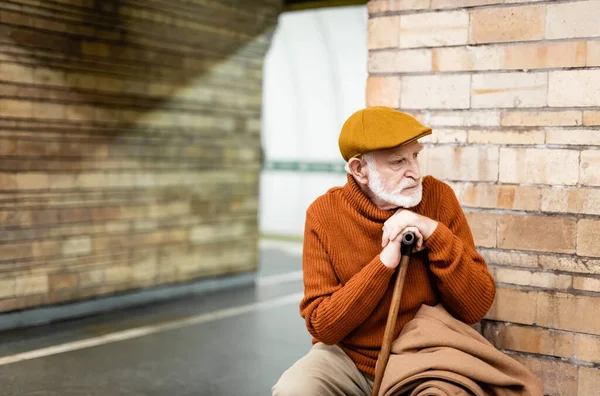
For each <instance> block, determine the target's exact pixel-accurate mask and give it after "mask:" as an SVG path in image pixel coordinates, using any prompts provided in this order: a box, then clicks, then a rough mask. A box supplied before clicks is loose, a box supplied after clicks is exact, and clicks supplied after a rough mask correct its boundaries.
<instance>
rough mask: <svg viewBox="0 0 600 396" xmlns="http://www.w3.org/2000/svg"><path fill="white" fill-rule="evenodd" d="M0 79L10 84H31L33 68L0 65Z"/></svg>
mask: <svg viewBox="0 0 600 396" xmlns="http://www.w3.org/2000/svg"><path fill="white" fill-rule="evenodd" d="M0 76H1V77H0V78H1V79H2V80H3V81H8V82H12V83H22V84H32V83H33V68H32V67H29V66H24V65H19V64H17V63H5V62H2V63H0Z"/></svg>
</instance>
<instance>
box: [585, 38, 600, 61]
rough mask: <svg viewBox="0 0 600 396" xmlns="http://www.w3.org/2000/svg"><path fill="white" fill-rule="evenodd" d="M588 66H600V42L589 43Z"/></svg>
mask: <svg viewBox="0 0 600 396" xmlns="http://www.w3.org/2000/svg"><path fill="white" fill-rule="evenodd" d="M586 54H587V59H586V66H600V41H588V42H587V49H586Z"/></svg>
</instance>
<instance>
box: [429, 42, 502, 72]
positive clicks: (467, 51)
mask: <svg viewBox="0 0 600 396" xmlns="http://www.w3.org/2000/svg"><path fill="white" fill-rule="evenodd" d="M503 63H504V49H503V48H502V47H499V46H481V47H468V46H467V47H449V48H434V49H433V56H432V64H433V70H435V71H471V70H498V69H502V68H503Z"/></svg>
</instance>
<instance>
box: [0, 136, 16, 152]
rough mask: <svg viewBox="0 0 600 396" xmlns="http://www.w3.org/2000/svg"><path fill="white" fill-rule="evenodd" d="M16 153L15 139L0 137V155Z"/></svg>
mask: <svg viewBox="0 0 600 396" xmlns="http://www.w3.org/2000/svg"><path fill="white" fill-rule="evenodd" d="M16 153H17V140H14V139H0V155H15V154H16Z"/></svg>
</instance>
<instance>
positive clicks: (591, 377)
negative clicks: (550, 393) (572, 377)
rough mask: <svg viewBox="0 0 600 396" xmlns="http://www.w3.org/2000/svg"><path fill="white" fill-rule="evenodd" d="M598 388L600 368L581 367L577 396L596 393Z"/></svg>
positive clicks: (599, 387)
mask: <svg viewBox="0 0 600 396" xmlns="http://www.w3.org/2000/svg"><path fill="white" fill-rule="evenodd" d="M598 389H600V369H598V368H593V367H580V368H579V387H578V393H577V396H587V395H595V394H597V393H598ZM574 394H575V393H573V395H574Z"/></svg>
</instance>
